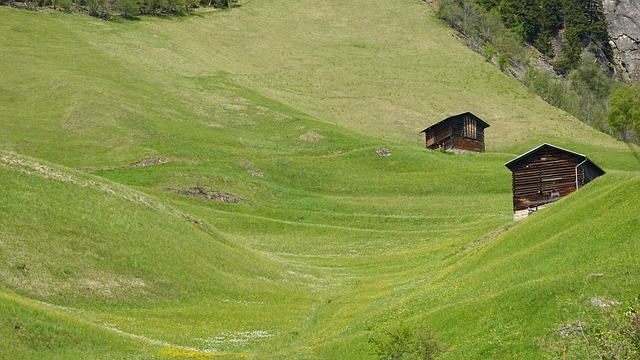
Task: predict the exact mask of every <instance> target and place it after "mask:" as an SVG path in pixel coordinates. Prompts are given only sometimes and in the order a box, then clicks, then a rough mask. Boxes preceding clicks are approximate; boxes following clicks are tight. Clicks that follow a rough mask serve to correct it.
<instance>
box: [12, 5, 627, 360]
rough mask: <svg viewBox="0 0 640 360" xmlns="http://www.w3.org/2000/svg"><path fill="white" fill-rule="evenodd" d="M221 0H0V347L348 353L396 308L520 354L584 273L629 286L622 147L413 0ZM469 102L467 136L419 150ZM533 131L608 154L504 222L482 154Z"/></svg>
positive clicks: (572, 306)
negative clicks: (42, 0)
mask: <svg viewBox="0 0 640 360" xmlns="http://www.w3.org/2000/svg"><path fill="white" fill-rule="evenodd" d="M241 5H242V6H241V7H240V8H234V9H231V10H230V11H220V12H209V13H197V14H194V15H192V16H187V17H183V18H162V19H159V18H142V19H140V20H139V21H127V22H115V23H110V22H104V21H100V20H97V19H92V18H88V17H83V16H70V15H66V14H61V13H54V12H51V13H40V14H32V13H26V12H20V11H16V10H11V9H4V8H3V9H0V17H1V18H2V20H3V21H2V22H0V44H1V45H0V46H2V49H3V50H5V49H6V50H7V51H2V52H0V66H1V67H2V68H3V71H2V72H0V114H2V115H0V122H1V125H2V132H0V149H1V150H2V152H1V153H0V181H1V182H2V184H1V185H2V186H1V187H0V191H1V192H2V194H0V195H1V197H0V199H2V200H1V202H0V214H1V216H0V250H1V251H0V260H1V261H0V314H2V317H0V334H2V335H3V337H2V338H3V339H7V340H5V341H0V343H1V344H0V350H3V351H0V352H1V353H3V354H12V355H13V354H17V355H18V356H19V357H23V358H29V357H31V358H55V357H57V358H73V357H76V358H113V357H116V358H119V357H141V358H173V357H195V358H197V357H207V356H212V357H213V356H226V357H229V358H235V357H244V356H249V354H251V355H253V356H255V357H258V358H300V359H303V358H366V357H368V356H371V350H372V349H371V346H370V344H369V343H368V339H369V337H371V336H373V334H375V333H376V332H378V331H380V330H383V329H385V328H387V327H388V326H390V325H391V324H393V323H396V322H407V323H410V324H426V325H428V326H430V327H431V328H433V329H434V330H436V336H437V337H438V339H439V340H440V341H441V342H442V343H443V346H444V347H445V348H446V352H445V353H444V354H443V355H444V357H445V358H446V357H448V358H452V359H455V358H461V357H467V358H514V357H516V356H524V354H526V355H529V356H530V357H539V358H540V357H544V356H547V355H549V356H553V355H557V354H558V352H557V351H558V348H557V344H556V342H557V341H558V340H557V339H556V331H555V330H556V329H557V327H558V326H559V324H564V323H566V322H572V321H576V314H579V313H580V309H583V308H585V307H587V308H588V306H587V305H588V299H589V297H590V296H591V295H592V294H595V293H598V294H599V295H598V296H608V297H611V298H615V299H617V300H618V301H621V302H624V301H627V300H628V299H629V298H630V297H632V296H633V294H634V289H637V288H638V285H639V284H638V283H637V281H638V280H636V279H637V278H639V277H638V276H637V275H638V269H637V265H636V264H635V263H634V262H633V258H632V254H634V253H637V250H638V241H637V234H638V233H639V231H638V230H639V229H638V219H637V214H638V210H639V209H638V207H639V205H638V201H637V199H638V197H639V196H640V194H638V181H637V179H638V175H639V174H638V168H639V166H640V162H639V160H638V157H637V154H638V150H637V148H635V147H631V148H628V147H626V146H625V145H624V144H622V143H619V142H616V141H614V140H612V139H610V138H608V137H606V136H605V135H603V134H600V133H597V132H595V131H594V130H592V129H590V128H588V127H586V126H584V125H582V124H581V123H579V122H578V121H577V120H575V119H572V118H570V117H568V116H566V115H565V114H563V113H561V112H559V111H557V110H555V109H553V108H550V107H548V106H547V105H546V104H545V103H544V102H542V101H541V100H539V99H537V98H535V97H534V96H532V95H531V94H529V93H528V92H526V90H524V89H522V88H521V87H520V86H519V85H518V84H517V82H515V81H513V80H511V79H509V78H508V77H506V76H505V75H503V74H501V73H500V72H499V71H498V70H497V69H495V68H493V67H491V66H490V65H489V64H486V63H485V62H484V61H483V60H482V58H481V57H479V56H477V55H476V54H474V53H471V52H469V51H468V50H467V49H466V48H465V47H464V46H463V45H462V44H460V43H459V42H458V41H457V40H456V39H455V38H454V37H452V36H451V33H450V32H449V30H448V29H447V28H446V27H445V26H443V25H442V24H441V23H439V22H438V20H436V19H435V17H434V16H433V14H432V13H431V12H430V10H429V9H428V8H427V7H425V6H424V5H423V4H422V2H419V1H416V2H401V1H393V2H385V3H371V2H365V1H352V2H348V3H343V2H337V1H321V2H318V1H316V2H309V1H281V2H272V1H261V2H247V3H242V4H241ZM467 110H471V111H474V112H475V113H477V114H478V115H480V116H481V117H484V118H486V120H487V121H488V122H490V123H491V125H492V126H491V127H490V128H488V129H487V142H488V144H487V147H488V149H489V152H488V153H486V154H465V155H451V154H445V153H440V152H432V151H427V150H425V149H423V148H422V145H421V144H422V139H421V138H420V137H419V136H418V134H417V132H418V131H419V130H421V129H422V128H424V127H426V126H427V125H430V124H431V123H432V122H435V121H437V120H439V119H441V118H443V117H444V116H447V115H450V114H451V113H455V112H461V111H467ZM541 141H546V142H552V143H554V144H555V145H560V146H565V147H567V148H570V149H573V150H575V151H579V152H583V153H585V154H587V155H588V156H589V157H590V158H592V159H593V160H594V161H596V162H597V163H598V164H599V165H601V166H602V167H604V168H605V170H607V171H608V174H607V175H606V176H605V177H604V178H602V179H598V180H597V181H596V182H594V183H593V184H591V185H589V186H588V187H586V188H585V189H584V190H583V191H580V192H578V193H576V194H574V195H572V196H571V197H570V198H568V199H565V200H562V201H561V202H559V203H558V204H556V205H554V206H553V207H552V208H549V209H546V210H545V211H543V212H541V213H539V214H537V215H536V216H534V217H532V218H530V219H527V220H526V221H524V222H522V223H520V224H517V225H513V224H511V197H510V174H509V172H508V170H507V169H506V168H504V167H503V164H504V163H505V162H506V161H508V160H510V159H511V158H512V157H513V156H516V155H517V154H518V153H519V152H520V151H524V150H528V149H529V148H532V147H534V146H537V145H539V143H540V142H541ZM380 146H385V147H388V148H389V149H391V151H392V155H391V156H389V157H378V156H376V155H375V154H374V153H375V150H376V149H377V148H378V147H380ZM17 153H19V154H21V155H17ZM22 155H26V156H22ZM27 156H28V157H27ZM72 168H75V169H76V170H74V169H72ZM78 169H80V170H82V172H79V171H77V170H78ZM83 172H84V173H83ZM86 172H89V173H91V174H86ZM184 194H191V195H201V196H200V197H194V196H188V195H184ZM207 194H208V195H210V196H212V197H216V196H217V197H218V198H226V199H227V200H232V201H234V202H224V201H217V200H211V199H207V198H205V197H202V195H207ZM611 204H615V206H613V205H611ZM583 224H584V225H585V227H584V228H583V227H582V225H583ZM614 225H615V226H614ZM592 252H593V253H592ZM587 254H589V255H587ZM569 264H570V265H569ZM592 272H599V273H603V274H605V276H604V277H602V278H601V279H600V280H602V281H600V282H599V283H598V284H599V285H598V286H597V287H593V288H591V287H585V285H584V284H585V276H588V275H589V274H591V273H592ZM589 284H591V283H589ZM589 286H591V285H589ZM576 289H578V290H576ZM4 350H6V351H4Z"/></svg>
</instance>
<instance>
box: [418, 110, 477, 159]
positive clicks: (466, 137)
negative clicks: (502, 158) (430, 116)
mask: <svg viewBox="0 0 640 360" xmlns="http://www.w3.org/2000/svg"><path fill="white" fill-rule="evenodd" d="M487 127H489V124H487V123H486V122H484V121H483V120H482V119H480V118H479V117H477V116H475V115H473V114H472V113H470V112H466V113H462V114H458V115H453V116H450V117H448V118H446V119H444V120H442V121H440V122H439V123H437V124H434V125H431V126H429V127H428V128H426V129H424V130H422V131H421V132H420V133H424V134H425V138H426V145H427V148H428V149H434V150H447V151H454V152H455V151H471V152H484V150H485V147H484V129H485V128H487Z"/></svg>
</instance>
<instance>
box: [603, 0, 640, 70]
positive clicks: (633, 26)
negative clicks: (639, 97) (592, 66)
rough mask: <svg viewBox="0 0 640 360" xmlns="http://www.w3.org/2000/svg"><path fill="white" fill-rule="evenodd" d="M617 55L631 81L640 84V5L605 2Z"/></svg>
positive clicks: (628, 0)
mask: <svg viewBox="0 0 640 360" xmlns="http://www.w3.org/2000/svg"><path fill="white" fill-rule="evenodd" d="M602 4H603V5H604V12H605V14H606V16H607V22H608V24H609V35H610V36H611V40H612V42H613V45H614V51H615V55H616V57H617V58H618V60H619V61H620V63H621V64H622V66H623V67H624V69H625V70H626V72H627V74H628V75H629V77H630V78H631V80H633V81H635V82H640V3H639V2H638V0H603V1H602Z"/></svg>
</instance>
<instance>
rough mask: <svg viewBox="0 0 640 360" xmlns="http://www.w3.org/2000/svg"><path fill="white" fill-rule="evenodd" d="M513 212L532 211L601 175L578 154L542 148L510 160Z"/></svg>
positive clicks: (589, 162) (595, 166) (546, 146)
mask: <svg viewBox="0 0 640 360" xmlns="http://www.w3.org/2000/svg"><path fill="white" fill-rule="evenodd" d="M506 166H507V167H508V168H509V169H510V170H511V172H512V187H513V210H514V213H518V212H521V211H524V210H528V211H529V212H530V211H535V210H537V209H538V208H540V207H544V206H546V205H548V204H551V203H553V202H555V201H557V200H559V199H561V198H563V197H565V196H567V195H569V194H571V193H572V192H574V191H576V190H578V189H579V188H581V187H582V186H584V185H585V184H587V183H588V182H589V181H591V180H593V179H595V178H596V177H598V176H600V175H602V174H604V171H603V170H602V169H600V168H599V167H598V166H597V165H595V164H594V163H592V162H591V161H590V160H588V159H587V158H586V157H585V156H584V155H581V154H577V153H574V152H571V151H568V150H564V149H562V148H558V147H555V146H553V145H548V144H543V145H541V146H539V147H538V148H536V149H534V150H532V151H530V152H529V153H527V154H525V155H523V156H521V157H519V158H516V159H514V160H512V161H511V162H509V163H507V164H506Z"/></svg>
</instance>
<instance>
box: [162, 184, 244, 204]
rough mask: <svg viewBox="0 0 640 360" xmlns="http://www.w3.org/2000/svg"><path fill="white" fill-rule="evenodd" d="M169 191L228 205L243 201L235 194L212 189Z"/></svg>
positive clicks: (196, 188)
mask: <svg viewBox="0 0 640 360" xmlns="http://www.w3.org/2000/svg"><path fill="white" fill-rule="evenodd" d="M167 190H168V191H170V192H172V193H175V194H180V195H185V196H193V197H197V198H203V199H209V200H216V201H223V202H228V203H239V202H241V201H242V199H241V198H240V197H238V196H236V195H234V194H231V193H226V192H220V191H216V190H211V189H205V188H202V187H200V186H194V187H191V188H188V189H173V188H169V189H167Z"/></svg>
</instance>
